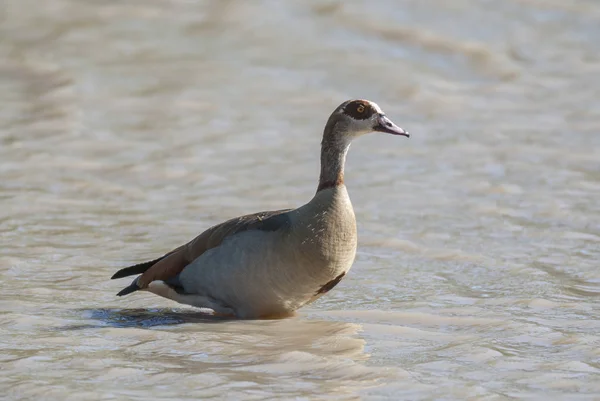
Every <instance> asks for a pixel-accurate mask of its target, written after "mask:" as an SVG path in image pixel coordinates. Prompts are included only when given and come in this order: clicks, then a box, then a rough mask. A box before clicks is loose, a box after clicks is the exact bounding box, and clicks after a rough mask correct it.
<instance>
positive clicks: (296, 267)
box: [112, 100, 409, 318]
mask: <svg viewBox="0 0 600 401" xmlns="http://www.w3.org/2000/svg"><path fill="white" fill-rule="evenodd" d="M372 131H378V132H385V133H388V134H393V135H403V136H406V137H408V136H409V135H408V132H406V131H404V130H403V129H402V128H400V127H398V126H397V125H395V124H394V123H393V122H392V121H391V120H390V119H389V118H387V117H386V115H385V114H384V113H383V111H382V110H381V109H380V108H379V106H378V105H377V104H375V103H373V102H370V101H368V100H348V101H346V102H344V103H342V104H341V105H340V106H339V107H337V108H336V109H335V110H334V112H333V113H332V114H331V116H330V117H329V120H328V121H327V124H326V125H325V130H324V132H323V141H322V142H321V176H320V177H319V186H318V187H317V192H316V194H315V196H314V197H313V198H312V199H311V200H310V201H309V202H308V203H307V204H305V205H303V206H301V207H299V208H297V209H285V210H277V211H270V212H260V213H255V214H249V215H245V216H242V217H236V218H234V219H231V220H227V221H226V222H224V223H221V224H218V225H216V226H213V227H211V228H209V229H208V230H206V231H204V232H203V233H202V234H200V235H199V236H198V237H196V238H195V239H194V240H192V241H191V242H189V243H187V244H185V245H182V246H180V247H179V248H177V249H175V250H173V251H171V252H169V253H167V254H166V255H164V256H162V257H160V258H158V259H155V260H152V261H150V262H146V263H140V264H137V265H135V266H131V267H127V268H124V269H121V270H119V271H118V272H116V273H115V274H114V275H113V276H112V278H113V279H117V278H121V277H126V276H131V275H136V274H137V275H139V276H138V277H136V278H135V280H133V282H132V283H131V284H130V285H129V286H128V287H126V288H124V289H123V290H122V291H121V292H119V293H118V294H117V295H118V296H123V295H127V294H130V293H132V292H135V291H138V290H145V291H149V292H151V293H154V294H156V295H160V296H162V297H165V298H169V299H171V300H173V301H176V302H179V303H182V304H188V305H193V306H196V307H200V308H209V309H212V310H213V312H214V313H215V314H218V315H231V316H236V317H238V318H262V317H272V316H286V315H289V314H291V313H292V312H293V311H295V310H297V309H298V308H300V307H302V306H304V305H306V304H308V303H310V302H312V301H314V300H316V299H317V298H319V297H320V296H321V295H323V294H325V293H326V292H328V291H329V290H331V289H332V288H333V287H334V286H335V285H336V284H338V283H339V282H340V280H341V279H342V278H343V277H344V275H345V274H346V273H347V272H348V270H349V269H350V267H351V266H352V263H353V262H354V257H355V254H356V243H357V236H356V220H355V217H354V210H353V209H352V204H351V203H350V198H349V197H348V192H347V191H346V186H345V185H344V163H345V160H346V153H347V152H348V148H349V147H350V142H351V141H352V140H353V139H354V138H356V137H359V136H361V135H364V134H366V133H369V132H372Z"/></svg>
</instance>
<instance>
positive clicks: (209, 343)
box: [0, 0, 600, 400]
mask: <svg viewBox="0 0 600 401" xmlns="http://www.w3.org/2000/svg"><path fill="white" fill-rule="evenodd" d="M0 18H1V19H0V38H1V39H0V177H1V178H2V179H1V180H0V199H1V202H2V203H1V206H2V207H1V208H0V249H1V250H2V251H1V252H0V283H1V292H0V306H1V307H0V310H1V311H2V314H1V315H0V321H1V325H0V347H1V348H0V361H1V362H2V364H1V368H0V390H1V391H0V394H2V397H6V399H52V400H100V399H102V400H104V399H107V400H108V399H119V400H126V399H139V400H142V399H143V400H148V399H207V398H210V397H214V398H227V399H240V400H253V399H274V398H294V397H296V398H297V399H356V398H363V399H369V400H379V399H411V400H433V399H444V400H505V399H531V400H534V399H535V400H537V399H543V400H563V399H569V400H594V399H599V397H600V395H599V394H600V334H599V333H600V270H599V266H598V265H599V260H600V203H599V200H600V133H599V130H600V112H599V110H600V97H599V96H598V94H599V93H600V80H598V76H600V40H599V39H600V5H598V3H597V2H596V1H594V0H588V1H585V0H574V1H570V2H565V1H562V0H561V1H558V0H544V1H543V0H507V1H503V2H492V1H484V0H480V1H466V0H457V1H452V2H442V1H433V0H429V1H422V0H420V1H416V0H414V1H401V2H400V1H391V0H390V1H378V2H367V1H363V2H361V1H356V2H336V1H306V2H276V1H262V2H259V1H255V2H241V1H239V2H238V1H219V2H216V1H215V2H202V1H199V2H195V1H183V0H171V1H164V0H144V1H127V2H126V1H114V2H107V3H103V2H99V1H85V2H84V1H74V0H73V1H68V0H53V1H48V2H38V1H33V0H7V1H4V2H3V4H2V5H1V6H0ZM352 97H362V98H368V99H371V100H374V101H376V102H378V103H379V104H380V106H381V107H382V108H383V109H384V110H385V111H386V112H387V114H388V115H389V116H390V117H391V118H392V119H393V120H394V121H395V122H397V123H398V124H399V125H400V126H402V127H403V128H405V129H407V130H409V131H410V132H411V133H412V134H413V136H412V138H411V139H410V140H404V139H403V138H397V137H391V136H384V135H371V136H367V137H364V138H361V139H359V140H357V141H356V143H355V144H354V145H353V147H352V149H351V151H350V155H349V158H348V163H347V171H346V182H347V184H348V188H349V191H350V195H351V197H352V200H353V203H354V207H355V211H356V215H357V219H358V226H359V251H358V255H357V260H356V263H355V265H354V267H353V269H352V271H351V272H350V274H349V275H348V276H347V277H346V278H345V279H344V280H343V281H342V283H341V284H340V285H339V286H338V287H336V289H335V290H334V291H332V292H330V293H329V294H328V295H327V296H325V297H323V298H321V299H320V300H319V301H318V302H317V303H315V304H313V305H311V306H310V307H307V308H305V309H302V310H301V311H300V312H299V313H298V314H297V316H296V317H293V318H289V319H285V320H276V321H232V320H220V319H210V318H206V317H204V316H202V315H200V314H199V313H198V312H197V311H195V310H194V309H192V308H186V307H183V306H181V305H177V304H174V303H172V302H169V301H167V300H163V299H160V298H158V297H153V296H152V295H149V294H135V295H132V296H129V297H126V298H122V299H119V298H117V297H115V293H116V292H117V291H118V290H120V289H121V288H122V287H123V286H124V285H125V284H126V281H124V280H120V281H111V280H109V277H110V276H111V274H112V273H113V272H114V271H116V270H117V269H119V268H120V267H123V266H126V265H128V264H132V263H136V262H139V261H144V260H148V259H152V258H154V257H156V256H158V255H161V254H162V253H164V252H165V251H168V250H170V249H172V248H173V247H175V246H178V245H180V244H182V243H184V242H187V241H188V240H189V239H190V238H193V237H194V236H195V235H196V234H197V233H198V232H200V231H202V230H203V229H205V228H206V227H208V226H209V225H211V224H214V223H217V222H220V221H222V220H224V219H226V218H229V217H232V216H236V215H240V214H244V213H248V212H254V211H258V210H266V209H272V208H283V207H290V206H297V205H300V204H302V203H303V202H305V201H307V200H308V199H310V197H311V196H312V194H313V193H314V190H315V187H316V178H317V175H318V158H319V154H318V151H319V141H320V133H321V130H322V127H323V125H324V122H325V120H326V118H327V117H328V115H329V113H330V112H331V111H332V110H333V108H335V106H337V105H338V104H339V103H341V102H342V101H343V100H345V99H347V98H352Z"/></svg>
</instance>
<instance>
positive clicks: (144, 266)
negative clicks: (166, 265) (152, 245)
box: [110, 254, 168, 280]
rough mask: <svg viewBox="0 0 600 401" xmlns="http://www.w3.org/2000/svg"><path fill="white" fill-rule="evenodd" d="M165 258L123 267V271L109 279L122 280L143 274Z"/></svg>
mask: <svg viewBox="0 0 600 401" xmlns="http://www.w3.org/2000/svg"><path fill="white" fill-rule="evenodd" d="M167 255H168V254H167ZM167 255H165V256H167ZM165 256H161V257H160V258H158V259H154V260H151V261H150V262H144V263H139V264H137V265H133V266H129V267H125V268H124V269H121V270H119V271H118V272H116V273H115V274H113V275H112V277H111V278H110V279H111V280H114V279H117V278H123V277H127V276H133V275H134V274H142V273H145V272H146V270H148V269H149V268H151V267H152V266H153V265H154V264H155V263H156V262H158V261H159V260H161V259H163V258H164V257H165Z"/></svg>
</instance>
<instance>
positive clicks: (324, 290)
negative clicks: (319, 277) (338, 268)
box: [315, 272, 346, 295]
mask: <svg viewBox="0 0 600 401" xmlns="http://www.w3.org/2000/svg"><path fill="white" fill-rule="evenodd" d="M345 275H346V273H345V272H344V273H342V274H340V275H339V276H337V277H336V278H334V279H333V280H331V281H329V282H328V283H327V284H325V285H324V286H323V287H321V288H319V290H318V291H317V292H316V293H315V295H322V294H325V293H327V292H329V291H330V290H331V289H332V288H333V287H335V286H336V285H338V283H339V282H340V281H342V278H344V276H345Z"/></svg>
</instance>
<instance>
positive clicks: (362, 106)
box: [356, 104, 365, 114]
mask: <svg viewBox="0 0 600 401" xmlns="http://www.w3.org/2000/svg"><path fill="white" fill-rule="evenodd" d="M356 111H357V112H359V113H361V114H362V113H364V112H365V106H364V105H362V104H359V105H358V107H357V108H356Z"/></svg>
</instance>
